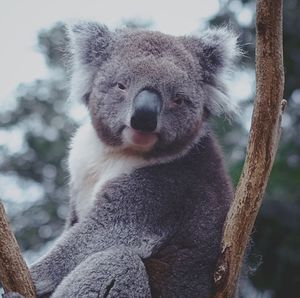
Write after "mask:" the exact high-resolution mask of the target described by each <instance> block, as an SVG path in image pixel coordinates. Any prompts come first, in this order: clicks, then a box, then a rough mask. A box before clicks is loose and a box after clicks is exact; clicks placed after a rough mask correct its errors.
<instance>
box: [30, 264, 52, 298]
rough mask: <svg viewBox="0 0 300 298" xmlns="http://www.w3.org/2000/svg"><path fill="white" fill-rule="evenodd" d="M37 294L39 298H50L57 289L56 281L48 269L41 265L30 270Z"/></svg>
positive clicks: (36, 265)
mask: <svg viewBox="0 0 300 298" xmlns="http://www.w3.org/2000/svg"><path fill="white" fill-rule="evenodd" d="M30 273H31V278H32V280H33V283H34V286H35V289H36V294H37V296H38V297H48V295H50V294H51V293H52V292H53V291H54V289H55V288H56V285H57V284H56V281H55V280H54V279H53V278H52V276H51V274H50V273H49V272H48V270H47V269H45V268H43V267H42V266H41V265H40V264H38V263H37V264H35V265H33V266H32V267H31V268H30Z"/></svg>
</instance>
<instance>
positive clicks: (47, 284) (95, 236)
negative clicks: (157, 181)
mask: <svg viewBox="0 0 300 298" xmlns="http://www.w3.org/2000/svg"><path fill="white" fill-rule="evenodd" d="M136 183H139V182H136ZM120 185H124V184H123V181H119V184H118V185H115V186H114V185H112V187H110V188H109V189H108V190H107V191H105V193H103V194H102V195H101V196H100V197H99V198H98V199H97V201H96V202H95V208H94V210H91V212H90V214H89V216H87V218H86V220H84V221H82V222H79V223H76V224H74V225H73V226H72V227H70V228H69V229H67V230H65V232H64V234H63V235H62V236H61V237H60V238H59V240H58V242H57V243H56V245H55V247H54V248H53V249H52V250H51V251H50V252H49V253H48V254H47V255H46V256H45V257H44V258H42V259H41V260H40V261H38V262H37V263H35V264H34V265H33V266H32V267H31V269H30V270H31V274H32V278H33V281H34V283H35V286H36V289H37V294H38V295H39V296H40V295H45V294H47V293H51V292H53V291H54V289H55V288H56V287H57V286H58V284H60V282H61V281H62V279H63V278H64V277H65V276H66V275H67V274H68V273H70V272H71V271H72V270H73V269H74V268H75V267H76V266H77V265H79V264H80V263H81V262H82V261H84V260H85V259H86V258H87V257H88V256H90V255H92V254H94V253H96V252H99V251H104V250H105V249H107V248H110V247H113V246H125V247H126V248H127V249H131V250H133V251H134V252H135V253H136V254H138V255H139V256H140V257H141V258H146V257H149V256H150V255H151V254H152V253H153V251H154V250H155V251H156V249H158V248H159V247H161V245H162V244H163V243H164V242H165V241H166V239H167V238H168V237H170V235H171V234H172V231H173V229H174V224H173V223H174V222H175V221H173V220H172V221H171V222H169V219H170V216H168V217H166V216H165V214H163V212H162V210H166V212H168V213H169V212H170V211H169V210H167V209H168V208H161V207H160V206H156V205H155V202H156V203H159V204H160V203H161V202H160V201H159V200H155V201H154V202H153V200H152V199H151V197H150V198H148V199H147V194H145V191H143V187H142V186H139V188H140V190H139V189H135V191H134V192H133V191H132V190H131V189H130V187H129V186H128V184H127V189H123V188H122V187H120ZM140 185H142V184H140ZM158 191H159V190H158ZM151 194H152V195H153V192H151ZM154 196H155V194H154ZM98 206H99V207H98ZM100 206H101V207H100ZM149 208H151V209H149ZM164 218H167V220H168V222H167V223H165V222H164V220H165V219H164Z"/></svg>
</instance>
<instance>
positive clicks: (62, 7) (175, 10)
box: [0, 0, 219, 104]
mask: <svg viewBox="0 0 300 298" xmlns="http://www.w3.org/2000/svg"><path fill="white" fill-rule="evenodd" d="M218 9H219V2H218V0H207V1H199V0H185V1H169V0H164V1H162V0H151V1H149V0H148V1H143V0H139V1H138V0H126V1H114V0H85V1H83V0H79V1H78V0H76V1H74V0H60V1H59V0H52V1H49V0H48V1H45V0H43V1H42V0H26V1H24V0H0V36H1V39H2V42H1V47H0V66H1V67H0V103H2V104H3V103H9V100H10V99H11V98H12V97H13V91H14V90H15V89H16V87H17V86H18V84H19V83H26V82H32V81H33V80H35V79H37V78H43V77H45V76H47V74H48V70H47V68H46V65H45V62H44V58H43V56H42V55H41V54H40V53H39V52H38V51H37V47H36V43H37V33H38V32H39V31H40V30H41V29H43V28H50V27H51V25H53V24H54V23H55V22H57V21H67V22H69V21H74V20H76V19H93V20H98V21H100V22H102V23H104V24H106V25H108V26H109V27H110V28H115V27H117V26H119V25H120V24H121V23H122V21H123V20H128V19H132V18H138V19H141V20H149V21H152V22H153V24H154V26H153V28H154V29H157V30H159V31H162V32H165V33H170V34H174V35H182V34H191V33H195V32H196V31H197V30H199V27H200V25H201V24H204V22H205V20H206V19H207V18H209V17H210V16H212V15H213V14H215V13H217V11H218Z"/></svg>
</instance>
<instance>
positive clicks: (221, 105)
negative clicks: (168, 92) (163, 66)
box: [181, 28, 241, 115]
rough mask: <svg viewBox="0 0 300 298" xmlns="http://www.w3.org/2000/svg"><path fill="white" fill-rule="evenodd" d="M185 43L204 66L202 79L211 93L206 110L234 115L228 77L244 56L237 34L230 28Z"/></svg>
mask: <svg viewBox="0 0 300 298" xmlns="http://www.w3.org/2000/svg"><path fill="white" fill-rule="evenodd" d="M181 41H182V43H183V45H184V46H185V48H186V49H187V50H188V51H189V52H190V53H191V54H192V55H193V57H194V58H195V60H196V63H198V64H199V66H200V67H199V71H200V72H201V73H200V74H199V76H200V77H201V81H202V82H203V83H204V87H205V88H206V90H207V93H208V100H207V101H208V102H206V103H205V105H206V108H207V109H208V110H209V111H210V113H211V114H215V115H219V114H221V113H225V114H228V115H231V114H234V113H235V112H236V106H235V104H233V103H232V102H231V101H230V99H229V98H228V92H227V83H226V76H227V75H228V74H229V73H230V72H231V70H232V68H233V65H234V62H235V60H236V58H237V57H238V56H239V55H240V53H241V51H240V49H239V47H238V46H237V36H236V34H234V33H233V32H232V31H230V30H228V29H226V28H217V29H208V30H206V31H204V32H203V33H202V34H201V35H200V36H199V37H188V36H187V37H186V36H185V37H182V38H181Z"/></svg>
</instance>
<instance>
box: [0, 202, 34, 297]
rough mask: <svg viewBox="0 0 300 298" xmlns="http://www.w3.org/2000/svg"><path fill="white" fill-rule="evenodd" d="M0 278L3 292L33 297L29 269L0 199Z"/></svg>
mask: <svg viewBox="0 0 300 298" xmlns="http://www.w3.org/2000/svg"><path fill="white" fill-rule="evenodd" d="M0 280H1V284H2V286H3V288H4V291H5V292H18V293H20V294H22V295H23V296H24V297H26V298H35V297H36V295H35V289H34V286H33V283H32V280H31V276H30V273H29V270H28V268H27V266H26V263H25V261H24V260H23V258H22V255H21V252H20V248H19V246H18V243H17V241H16V238H15V236H14V234H13V233H12V232H11V231H10V229H9V224H8V220H7V216H6V214H5V210H4V207H3V204H2V203H1V201H0Z"/></svg>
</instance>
